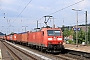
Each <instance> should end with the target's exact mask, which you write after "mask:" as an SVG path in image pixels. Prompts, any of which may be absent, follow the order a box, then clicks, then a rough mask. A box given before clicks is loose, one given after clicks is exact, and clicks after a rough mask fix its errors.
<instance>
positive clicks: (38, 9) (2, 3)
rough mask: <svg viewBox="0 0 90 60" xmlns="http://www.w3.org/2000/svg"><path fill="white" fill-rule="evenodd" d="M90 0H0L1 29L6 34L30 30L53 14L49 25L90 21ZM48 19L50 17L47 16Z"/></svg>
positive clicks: (40, 24) (57, 25) (41, 24)
mask: <svg viewBox="0 0 90 60" xmlns="http://www.w3.org/2000/svg"><path fill="white" fill-rule="evenodd" d="M89 3H90V0H0V31H1V32H3V33H6V34H9V33H11V32H16V33H19V32H24V31H30V30H33V29H34V28H36V27H37V21H38V26H39V27H43V26H46V25H45V24H44V21H45V17H44V16H53V17H51V19H50V20H49V21H48V25H49V26H52V25H53V24H55V26H56V27H61V26H62V25H65V26H75V25H76V24H77V11H75V10H81V11H78V24H85V11H87V15H88V17H87V23H90V17H89V16H90V8H89V6H90V4H89ZM72 9H75V10H72ZM47 19H48V17H47Z"/></svg>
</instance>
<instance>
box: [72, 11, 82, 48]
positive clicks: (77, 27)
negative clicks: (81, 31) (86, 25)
mask: <svg viewBox="0 0 90 60" xmlns="http://www.w3.org/2000/svg"><path fill="white" fill-rule="evenodd" d="M72 10H74V11H76V12H77V24H76V47H78V30H77V29H78V11H81V10H76V9H72Z"/></svg>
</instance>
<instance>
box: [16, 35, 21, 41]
mask: <svg viewBox="0 0 90 60" xmlns="http://www.w3.org/2000/svg"><path fill="white" fill-rule="evenodd" d="M16 40H17V41H18V42H21V40H22V33H18V34H17V38H16Z"/></svg>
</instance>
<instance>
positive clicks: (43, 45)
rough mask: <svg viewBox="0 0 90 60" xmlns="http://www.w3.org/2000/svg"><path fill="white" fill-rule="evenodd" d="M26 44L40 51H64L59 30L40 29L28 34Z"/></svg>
mask: <svg viewBox="0 0 90 60" xmlns="http://www.w3.org/2000/svg"><path fill="white" fill-rule="evenodd" d="M28 44H29V45H30V46H31V47H33V48H36V49H39V50H41V51H46V52H61V51H63V49H64V46H63V36H62V31H61V29H60V28H42V29H40V30H39V31H36V32H29V34H28Z"/></svg>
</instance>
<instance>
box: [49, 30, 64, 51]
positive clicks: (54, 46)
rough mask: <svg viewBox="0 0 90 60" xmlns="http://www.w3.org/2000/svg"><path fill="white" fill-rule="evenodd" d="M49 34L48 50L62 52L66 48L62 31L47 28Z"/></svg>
mask: <svg viewBox="0 0 90 60" xmlns="http://www.w3.org/2000/svg"><path fill="white" fill-rule="evenodd" d="M47 35H48V39H47V40H48V41H47V44H48V45H47V51H48V52H61V51H62V50H63V49H64V46H63V36H62V31H61V30H60V29H51V30H47Z"/></svg>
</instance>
